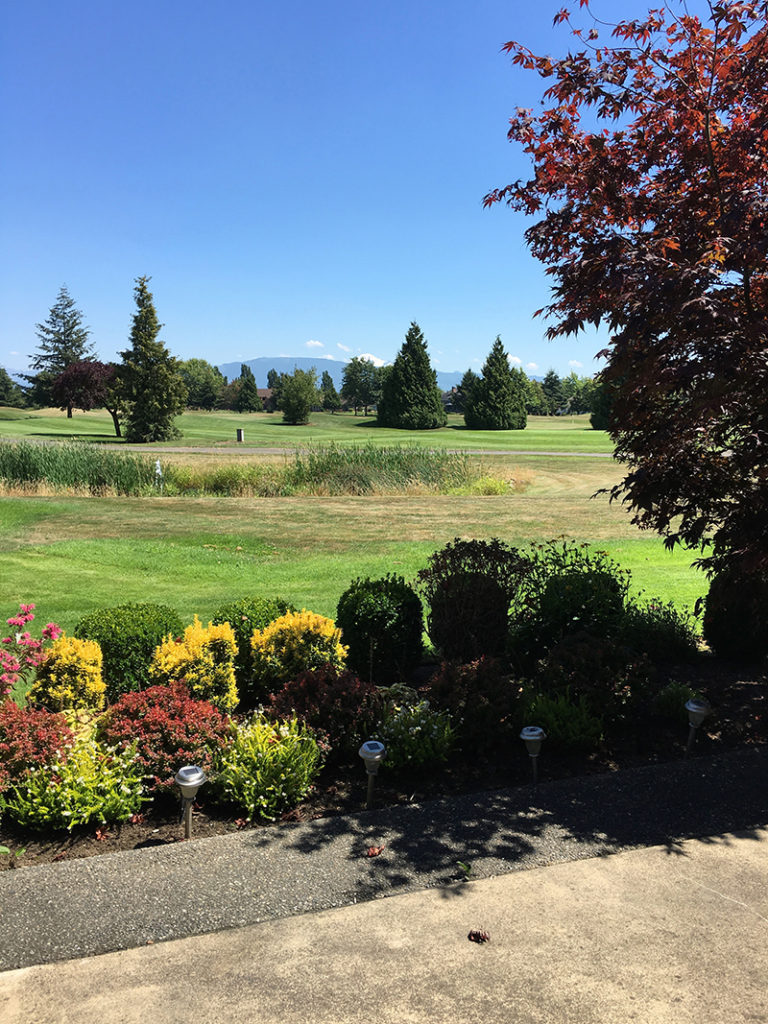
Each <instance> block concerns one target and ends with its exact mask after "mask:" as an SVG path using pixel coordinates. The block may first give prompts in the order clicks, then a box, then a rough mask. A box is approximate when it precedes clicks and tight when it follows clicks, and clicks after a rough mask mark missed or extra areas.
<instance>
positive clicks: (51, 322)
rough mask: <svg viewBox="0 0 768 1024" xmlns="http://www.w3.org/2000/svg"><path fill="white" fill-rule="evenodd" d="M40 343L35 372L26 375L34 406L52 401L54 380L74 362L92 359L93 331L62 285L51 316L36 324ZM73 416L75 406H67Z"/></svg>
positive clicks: (31, 358)
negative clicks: (91, 340)
mask: <svg viewBox="0 0 768 1024" xmlns="http://www.w3.org/2000/svg"><path fill="white" fill-rule="evenodd" d="M35 327H36V333H37V337H38V341H39V342H40V345H39V347H38V350H37V353H36V354H35V355H33V356H30V365H31V367H32V369H33V370H37V373H35V374H29V375H26V374H25V375H24V379H25V380H26V381H28V383H29V385H30V387H29V399H30V401H31V402H32V403H33V404H34V405H38V406H43V405H50V404H51V387H52V385H53V382H54V380H56V378H57V377H58V376H59V374H60V373H63V372H64V370H66V368H67V367H68V366H71V365H72V363H79V362H82V361H83V360H86V359H90V358H91V357H92V353H93V345H92V344H90V343H89V341H88V335H89V334H90V333H91V332H90V330H89V329H88V328H87V327H85V326H83V314H82V313H81V312H80V310H79V309H78V308H77V307H76V306H75V302H74V299H73V298H72V297H71V296H70V294H69V292H68V291H67V286H66V285H62V286H61V288H60V290H59V294H58V296H57V297H56V302H55V303H54V304H53V306H51V310H50V312H49V314H48V317H47V319H46V320H45V321H44V322H43V323H41V324H35ZM71 416H72V406H71V405H69V406H67V417H71Z"/></svg>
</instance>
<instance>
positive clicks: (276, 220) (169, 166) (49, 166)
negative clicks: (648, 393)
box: [0, 0, 701, 374]
mask: <svg viewBox="0 0 768 1024" xmlns="http://www.w3.org/2000/svg"><path fill="white" fill-rule="evenodd" d="M563 2H564V0H540V2H538V3H522V2H520V0H517V2H514V0H512V2H510V0H506V2H501V0H472V2H469V0H442V2H440V3H437V2H436V0H390V2H389V3H380V2H378V3H377V2H373V3H370V2H361V0H354V2H353V0H325V2H324V3H318V2H317V0H283V2H282V3H280V4H276V3H269V4H267V3H264V2H263V0H247V2H246V0H222V2H221V3H218V4H213V3H211V2H210V0H207V2H205V3H202V2H200V0H184V2H183V3H182V2H180V0H159V2H158V0H152V2H151V3H150V2H147V0H136V2H133V3H130V4H112V3H105V2H104V0H98V2H97V0H66V2H62V0H25V2H24V3H21V2H17V3H12V4H8V5H6V7H5V10H4V13H3V14H2V15H0V19H1V20H0V25H1V27H2V42H1V44H0V46H1V49H0V76H1V80H0V83H1V84H0V90H1V91H0V110H2V114H0V122H1V124H2V140H3V141H2V150H3V154H2V159H0V197H2V198H0V235H1V237H0V241H1V242H2V245H1V246H0V249H1V255H0V261H1V265H0V282H1V283H0V310H1V311H2V312H1V319H0V366H6V367H8V368H9V369H24V368H25V367H26V365H27V357H28V356H29V354H30V353H32V352H34V350H35V348H36V347H37V339H36V337H35V324H36V323H37V322H39V321H42V320H44V319H45V317H46V316H47V315H48V311H49V309H50V307H51V305H52V304H53V302H54V301H55V299H56V295H57V293H58V290H59V288H60V286H61V285H62V284H66V285H67V287H68V288H69V291H70V294H71V295H72V297H73V299H74V300H75V303H76V304H77V306H78V307H79V308H80V309H81V310H82V311H83V313H84V315H85V318H86V322H87V324H88V325H89V326H90V328H91V330H92V340H93V341H94V343H95V345H96V349H97V352H98V355H99V356H100V357H101V358H102V359H113V358H115V357H116V354H117V352H118V351H120V350H121V349H123V348H125V347H126V344H127V338H128V332H129V329H130V321H131V315H132V312H133V309H134V304H133V293H132V290H133V283H134V279H135V278H136V277H137V276H139V275H141V274H147V275H150V276H151V277H152V282H151V285H150V288H151V290H152V291H153V293H154V297H155V306H156V308H157V312H158V316H159V318H160V320H161V321H162V322H163V323H164V324H165V327H164V329H163V332H162V335H161V337H162V338H163V340H164V341H165V342H166V344H167V345H168V347H169V349H170V350H171V352H173V354H174V355H176V356H178V357H179V358H183V359H186V358H190V357H193V356H196V357H200V358H204V359H207V360H209V361H210V362H212V363H214V364H218V363H222V362H229V361H234V360H241V359H251V358H255V357H257V356H276V355H288V356H305V355H313V356H317V357H318V360H320V359H322V358H323V357H330V358H334V359H344V358H349V357H350V356H351V355H354V354H371V355H373V356H376V357H377V358H379V359H382V360H385V361H391V360H392V359H393V358H394V356H395V355H396V354H397V351H398V349H399V347H400V345H401V344H402V341H403V337H404V335H405V332H406V330H407V328H408V326H409V323H410V322H411V321H412V320H416V321H417V322H418V323H419V325H420V326H421V328H422V330H423V331H424V334H425V336H426V338H427V341H428V345H429V352H430V355H431V357H432V362H433V365H434V366H435V367H436V368H438V369H441V370H447V371H450V370H464V369H466V368H467V367H468V366H473V367H475V368H478V367H479V365H480V364H481V363H482V362H483V360H484V359H485V356H486V355H487V353H488V351H489V349H490V347H491V345H492V343H493V340H494V338H495V337H496V335H497V334H500V335H501V337H502V340H503V342H504V344H505V346H506V348H507V350H508V352H509V353H510V356H511V357H513V359H514V360H515V361H519V364H520V365H522V366H524V367H525V368H526V369H527V370H528V371H529V372H531V373H544V372H545V371H546V370H547V369H548V368H549V367H554V368H555V369H556V370H557V371H558V373H560V374H566V373H569V372H570V371H571V369H576V371H577V372H578V373H579V374H587V373H590V374H591V373H593V372H594V371H595V369H596V368H597V364H596V363H595V361H594V359H593V356H594V354H595V352H596V351H597V350H598V349H599V348H600V347H601V346H602V344H603V341H602V340H601V339H599V338H598V337H597V336H596V335H591V336H590V335H587V336H582V337H581V338H580V339H579V340H570V341H567V342H557V343H550V342H547V341H545V340H544V338H543V333H544V329H545V326H546V325H545V324H544V323H542V321H541V319H538V320H535V321H534V320H532V313H533V311H534V310H535V309H537V308H538V307H540V306H542V305H544V304H545V302H546V301H547V294H548V285H547V281H546V278H545V275H544V272H543V268H541V267H540V266H539V265H538V264H537V263H536V262H535V261H534V260H533V259H532V258H531V257H530V256H529V255H528V252H527V250H526V248H525V244H524V241H523V231H524V228H525V226H526V225H525V221H524V219H523V218H522V217H521V216H519V215H516V214H513V213H511V212H510V211H509V210H507V209H506V208H502V207H494V208H492V209H491V210H487V211H484V210H483V209H482V198H483V195H484V194H485V193H486V192H487V191H489V190H490V189H491V188H494V187H496V186H501V185H505V184H507V183H508V182H509V181H511V180H513V179H514V178H516V177H518V176H522V175H526V174H527V173H528V167H527V165H526V163H525V162H524V160H523V158H522V156H521V155H520V153H519V152H518V151H517V149H516V148H515V147H514V146H513V145H511V144H510V143H508V142H507V141H506V128H507V121H508V118H509V117H510V115H511V114H512V113H513V112H514V109H515V107H517V106H534V105H535V104H536V103H537V101H538V99H539V97H540V95H541V90H542V88H543V84H542V82H541V80H540V79H538V78H537V77H536V76H534V75H532V74H530V73H526V72H522V71H520V70H518V69H517V68H513V66H512V64H511V61H510V59H509V57H508V56H507V55H505V54H502V53H501V52H500V50H501V46H502V45H503V44H504V43H505V42H506V41H507V40H508V39H517V40H519V41H522V42H524V43H526V44H527V45H529V46H530V47H531V48H532V49H533V50H534V51H536V52H539V51H540V52H548V53H552V54H560V53H563V52H564V51H565V50H566V49H567V48H568V47H569V45H570V41H571V40H570V36H569V34H568V31H567V28H566V27H563V26H560V27H558V28H553V26H552V19H553V16H554V14H555V13H556V11H557V10H558V8H559V7H561V6H562V5H563ZM593 6H594V9H595V11H596V12H597V13H600V14H606V15H609V16H610V17H611V18H612V19H613V20H615V19H616V18H617V17H619V16H622V15H623V16H638V17H639V16H641V15H642V14H643V13H644V12H645V11H646V10H647V8H648V6H649V4H648V3H646V2H644V0H634V2H633V0H594V4H593ZM651 6H652V5H651ZM693 6H694V7H699V8H700V7H701V3H694V4H693Z"/></svg>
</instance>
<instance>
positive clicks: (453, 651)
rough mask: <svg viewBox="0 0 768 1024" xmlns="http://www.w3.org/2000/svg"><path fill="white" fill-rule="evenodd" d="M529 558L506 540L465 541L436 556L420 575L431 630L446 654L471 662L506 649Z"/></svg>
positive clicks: (435, 640)
mask: <svg viewBox="0 0 768 1024" xmlns="http://www.w3.org/2000/svg"><path fill="white" fill-rule="evenodd" d="M527 573H528V559H527V557H526V556H524V555H522V554H521V553H520V552H519V551H518V550H517V548H511V547H509V546H508V545H506V544H505V543H504V542H503V541H501V540H498V539H496V538H494V539H493V540H487V541H486V540H460V539H459V538H458V537H457V538H456V539H455V540H454V541H453V542H452V543H450V544H447V545H446V546H445V547H444V548H442V549H441V550H440V551H436V552H435V553H434V554H433V555H431V556H430V559H429V564H428V565H427V568H426V569H422V570H421V571H420V572H419V573H418V579H419V583H420V586H421V589H422V592H423V594H424V599H425V602H426V606H427V632H428V634H429V638H430V640H431V641H432V643H433V644H434V645H435V647H437V649H438V650H439V651H440V652H441V654H442V655H443V657H445V658H446V659H450V660H456V661H462V662H469V661H474V660H475V659H477V658H480V657H482V656H483V655H486V656H496V655H499V654H501V653H503V651H504V648H505V646H506V641H507V633H508V630H509V609H510V604H511V602H512V600H513V598H514V597H515V596H516V594H517V592H518V589H519V587H520V585H521V582H522V580H523V579H524V578H525V577H526V575H527Z"/></svg>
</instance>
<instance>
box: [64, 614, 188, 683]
mask: <svg viewBox="0 0 768 1024" xmlns="http://www.w3.org/2000/svg"><path fill="white" fill-rule="evenodd" d="M183 632H184V626H183V625H182V622H181V619H180V618H179V616H178V615H177V614H176V612H175V611H174V610H173V609H172V608H168V607H167V606H166V605H161V604H124V605H118V606H117V607H115V608H103V609H101V610H99V611H95V612H91V613H90V615H86V616H84V617H83V618H82V619H81V620H80V621H79V622H78V624H77V625H76V626H75V636H78V637H82V638H83V639H86V640H95V641H96V642H97V643H98V645H99V646H100V647H101V653H102V656H103V659H104V661H103V668H102V672H103V675H104V682H105V683H106V686H107V700H109V701H110V702H112V701H115V700H117V698H118V697H119V696H120V695H121V694H123V693H130V692H132V691H134V690H143V689H145V688H146V687H147V686H149V685H151V678H150V671H149V666H150V663H151V661H152V655H153V654H154V651H155V648H156V647H157V646H158V645H159V644H160V643H162V641H163V639H164V638H165V637H167V636H169V635H170V636H180V635H181V634H182V633H183Z"/></svg>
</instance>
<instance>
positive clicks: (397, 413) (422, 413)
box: [378, 323, 447, 430]
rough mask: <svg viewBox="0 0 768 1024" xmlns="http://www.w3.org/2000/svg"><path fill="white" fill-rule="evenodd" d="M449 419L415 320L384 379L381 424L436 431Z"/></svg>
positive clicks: (380, 411) (425, 345)
mask: <svg viewBox="0 0 768 1024" xmlns="http://www.w3.org/2000/svg"><path fill="white" fill-rule="evenodd" d="M446 419H447V417H446V413H445V409H444V407H443V400H442V397H441V394H440V388H438V386H437V375H436V373H435V371H434V370H433V369H432V365H431V363H430V361H429V355H428V353H427V342H426V340H425V338H424V335H423V334H422V333H421V328H420V327H419V325H418V324H417V323H411V326H410V327H409V329H408V332H407V334H406V335H405V341H404V342H403V346H402V348H401V349H400V352H399V353H398V355H397V358H396V359H395V361H394V363H393V365H392V367H391V369H390V370H389V372H388V374H387V376H386V378H385V380H384V386H383V388H382V395H381V400H380V402H379V405H378V421H379V424H380V425H381V426H383V427H397V428H399V429H401V430H433V429H434V428H435V427H444V426H445V423H446Z"/></svg>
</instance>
